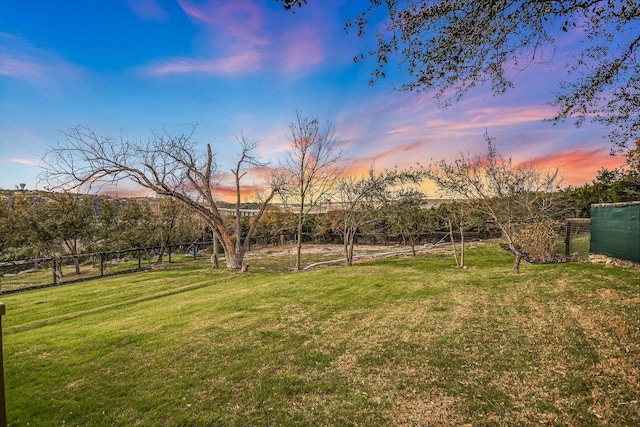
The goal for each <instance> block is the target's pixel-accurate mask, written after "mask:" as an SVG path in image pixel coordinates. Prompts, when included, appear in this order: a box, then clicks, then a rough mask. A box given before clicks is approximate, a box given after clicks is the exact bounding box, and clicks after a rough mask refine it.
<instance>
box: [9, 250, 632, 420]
mask: <svg viewBox="0 0 640 427" xmlns="http://www.w3.org/2000/svg"><path fill="white" fill-rule="evenodd" d="M467 257H468V258H467V262H468V264H469V265H470V267H469V268H468V269H466V270H458V269H456V268H454V267H453V260H452V258H451V257H450V256H449V254H448V253H447V254H444V253H423V254H420V255H419V256H418V257H417V258H412V257H410V256H402V257H395V258H386V259H378V260H376V261H370V262H366V263H360V264H357V265H355V266H353V267H351V268H349V267H344V266H338V267H331V268H323V269H318V270H312V271H307V272H302V273H284V272H279V271H277V269H274V268H267V267H265V266H262V265H261V261H260V260H255V261H252V267H251V270H250V273H248V274H240V273H234V272H228V271H225V270H212V269H211V268H210V267H208V266H207V265H206V260H202V261H201V262H194V263H190V264H183V265H179V266H178V265H176V266H171V267H167V268H165V269H162V270H156V271H151V272H145V273H137V274H132V275H127V276H116V277H111V278H106V279H100V280H95V281H89V282H82V283H78V284H73V285H66V286H62V287H58V288H49V289H42V290H37V291H30V292H26V293H22V294H15V295H6V296H4V297H3V298H2V301H3V302H4V303H5V305H6V309H7V314H6V316H4V317H3V327H4V364H5V379H6V398H7V412H8V419H9V425H11V426H27V425H29V426H63V425H64V426H70V425H73V426H76V425H79V426H111V425H113V426H125V425H126V426H131V425H141V426H257V425H260V426H262V425H273V426H286V425H291V426H294V425H295V426H299V425H309V426H356V425H358V426H422V425H465V424H467V425H474V426H482V425H534V424H535V425H538V424H549V425H574V426H589V425H594V426H598V425H611V426H613V425H615V426H627V425H629V426H631V425H639V424H640V410H639V403H638V400H639V386H638V381H639V378H640V336H639V332H638V331H639V329H640V316H639V308H638V306H639V304H640V296H639V294H638V287H639V280H640V278H639V270H638V268H635V267H616V266H606V267H605V266H602V265H594V264H589V263H578V264H553V265H526V264H525V265H523V266H522V271H523V273H522V274H521V275H518V276H516V275H513V274H512V273H510V271H511V267H512V258H511V257H510V256H509V255H508V254H506V253H505V252H504V251H502V250H501V249H500V248H499V247H498V245H497V244H493V243H491V244H479V245H476V246H475V247H473V248H471V249H470V250H469V251H468V254H467ZM264 262H265V263H266V264H265V265H273V264H274V261H273V260H272V259H270V260H265V261H264Z"/></svg>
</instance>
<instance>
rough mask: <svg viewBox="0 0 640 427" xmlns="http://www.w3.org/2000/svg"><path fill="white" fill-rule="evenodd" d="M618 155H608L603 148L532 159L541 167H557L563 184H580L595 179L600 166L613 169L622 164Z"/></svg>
mask: <svg viewBox="0 0 640 427" xmlns="http://www.w3.org/2000/svg"><path fill="white" fill-rule="evenodd" d="M624 161H625V159H624V158H623V157H620V156H615V157H614V156H610V155H609V151H608V150H607V149H604V148H596V149H593V150H572V151H564V152H559V153H552V154H548V155H546V156H540V157H537V158H535V159H532V160H531V161H530V162H532V163H533V164H535V165H536V166H538V167H540V168H541V169H543V170H544V169H558V171H559V172H560V175H562V176H564V181H563V185H582V184H584V183H587V182H591V181H593V180H594V179H595V177H596V175H597V173H598V170H600V169H601V168H607V169H610V170H611V169H615V168H618V167H620V166H622V165H623V164H624Z"/></svg>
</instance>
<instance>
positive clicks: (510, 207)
mask: <svg viewBox="0 0 640 427" xmlns="http://www.w3.org/2000/svg"><path fill="white" fill-rule="evenodd" d="M485 139H486V141H487V145H488V150H487V154H486V155H484V156H479V155H476V156H470V155H464V154H461V155H460V156H459V157H458V158H457V159H455V160H454V161H453V162H452V163H448V162H447V161H446V160H444V159H443V160H440V161H438V162H436V163H435V164H433V165H431V166H430V167H429V169H428V171H427V174H428V176H429V178H430V179H432V180H433V181H434V182H435V183H436V185H437V186H438V188H440V190H441V191H442V192H444V193H445V194H446V195H448V196H451V197H453V198H462V199H465V200H467V201H468V202H469V206H470V207H471V208H472V209H474V210H477V211H478V212H481V213H484V214H485V215H487V216H488V217H489V218H490V219H491V221H493V223H494V224H495V225H496V226H497V227H498V228H499V229H500V230H501V232H502V236H503V238H504V240H505V242H506V243H507V246H508V247H509V249H510V250H511V251H512V252H513V253H514V254H515V261H514V264H513V271H514V273H520V261H521V259H522V251H521V249H520V246H519V245H518V243H517V241H516V239H515V232H516V225H517V224H528V223H532V222H536V221H540V220H542V219H545V218H547V217H548V215H549V213H550V211H551V208H552V201H553V193H554V192H555V191H556V190H557V188H558V184H559V179H558V171H557V170H556V171H555V172H552V173H550V172H547V173H543V172H541V171H539V170H538V169H537V168H536V167H535V166H534V165H533V164H531V163H529V164H522V165H517V166H516V165H513V163H512V161H511V158H509V159H508V160H507V159H504V158H503V157H502V156H501V155H500V154H499V153H498V152H497V151H496V148H495V146H494V144H493V141H492V139H491V138H489V136H488V135H485Z"/></svg>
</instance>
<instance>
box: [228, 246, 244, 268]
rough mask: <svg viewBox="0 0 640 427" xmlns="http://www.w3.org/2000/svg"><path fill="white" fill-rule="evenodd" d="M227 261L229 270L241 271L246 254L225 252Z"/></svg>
mask: <svg viewBox="0 0 640 427" xmlns="http://www.w3.org/2000/svg"><path fill="white" fill-rule="evenodd" d="M225 259H226V260H227V269H229V270H241V269H242V261H243V259H244V253H242V252H240V253H237V252H233V253H231V251H226V250H225Z"/></svg>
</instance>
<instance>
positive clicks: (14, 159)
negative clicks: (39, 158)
mask: <svg viewBox="0 0 640 427" xmlns="http://www.w3.org/2000/svg"><path fill="white" fill-rule="evenodd" d="M5 162H6V163H16V164H19V165H22V166H38V162H35V161H33V160H29V159H24V158H17V157H11V158H8V159H6V160H5Z"/></svg>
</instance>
